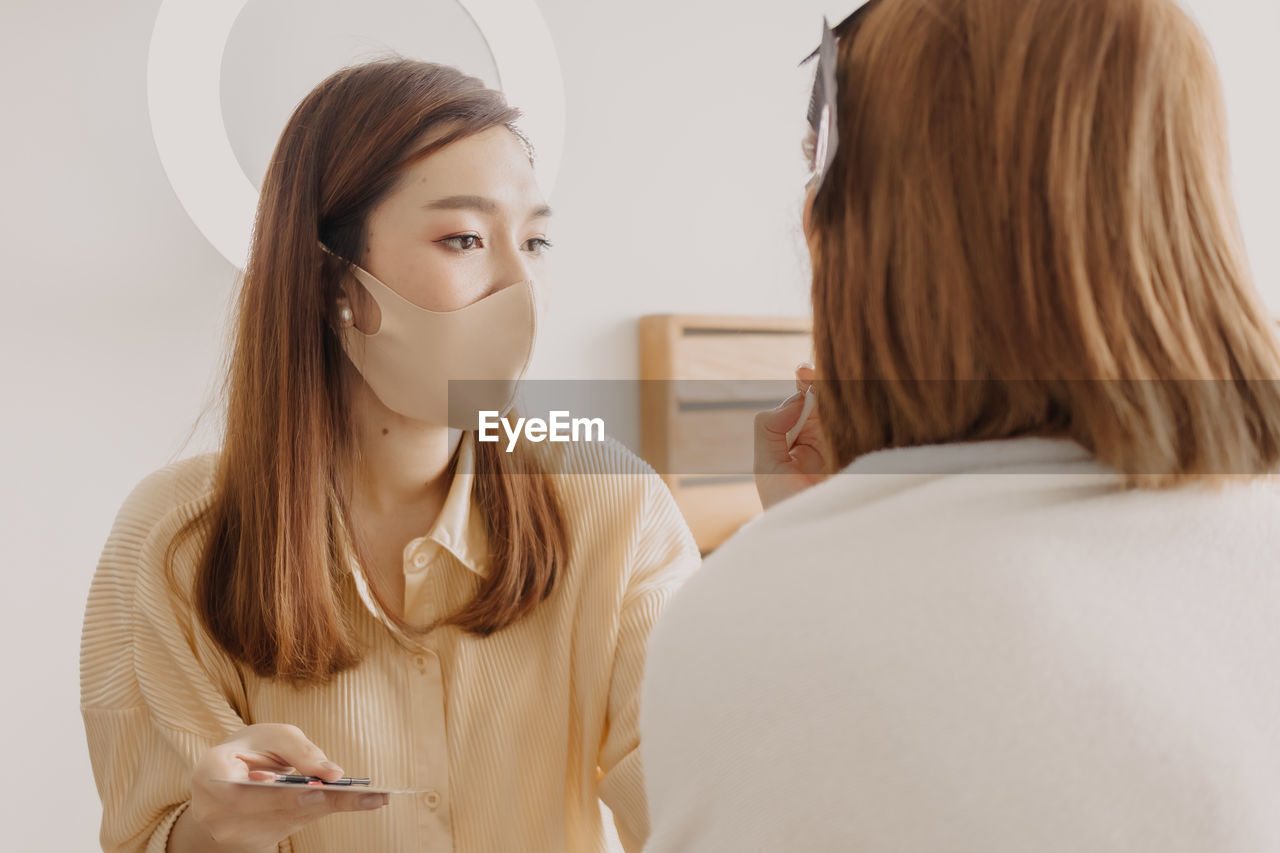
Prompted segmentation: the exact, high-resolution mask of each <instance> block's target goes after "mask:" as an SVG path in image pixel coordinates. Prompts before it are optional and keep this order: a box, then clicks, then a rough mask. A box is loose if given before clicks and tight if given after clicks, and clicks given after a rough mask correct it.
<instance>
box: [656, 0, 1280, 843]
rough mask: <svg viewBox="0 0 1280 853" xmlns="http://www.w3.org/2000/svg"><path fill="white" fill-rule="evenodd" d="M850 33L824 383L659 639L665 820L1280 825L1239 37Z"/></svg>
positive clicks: (771, 834)
mask: <svg viewBox="0 0 1280 853" xmlns="http://www.w3.org/2000/svg"><path fill="white" fill-rule="evenodd" d="M826 41H828V42H829V43H830V44H831V49H830V50H829V51H826V53H827V55H828V56H829V57H830V59H831V63H824V64H823V67H822V69H821V70H820V72H819V80H820V81H821V80H822V75H823V74H824V73H827V72H829V73H830V78H829V79H828V80H827V81H826V83H829V84H830V85H829V86H827V87H826V91H825V92H824V91H823V85H825V84H823V85H820V86H819V91H818V93H817V95H818V97H816V98H815V104H814V106H815V109H814V118H815V121H814V124H815V125H816V126H817V128H818V133H816V134H815V136H814V137H813V138H812V139H811V140H810V142H811V144H812V146H813V150H814V152H815V155H816V160H817V167H818V169H817V175H816V177H815V180H814V181H813V184H812V185H811V188H810V191H809V197H808V202H807V215H806V217H805V219H806V221H805V225H804V227H805V232H806V235H807V237H808V243H809V249H810V252H811V255H812V261H813V312H814V327H815V349H816V359H815V361H816V366H815V368H814V369H812V370H806V371H804V372H803V374H802V376H801V377H800V379H801V380H802V381H801V383H800V384H802V385H808V383H809V382H810V381H813V382H815V384H816V392H815V393H816V400H817V409H816V414H817V415H818V417H812V416H811V417H810V418H809V419H808V420H807V421H806V422H805V425H804V426H803V428H802V430H801V432H800V435H799V439H798V441H797V442H796V444H795V446H794V447H791V446H790V444H789V441H788V438H787V433H788V431H790V430H792V429H793V427H794V424H795V423H796V421H797V419H798V417H799V415H800V412H801V408H802V403H801V399H802V398H801V395H799V394H797V395H796V397H795V398H793V399H791V400H788V401H787V402H786V403H785V404H784V405H782V406H781V407H779V408H778V409H777V410H774V411H771V412H766V413H762V414H761V416H760V417H759V418H758V420H757V448H758V452H757V470H758V472H759V476H758V482H759V485H760V491H761V494H762V496H763V497H764V499H765V502H766V504H773V506H771V507H770V508H769V509H768V510H767V511H766V512H765V514H764V515H763V516H762V517H761V518H759V519H758V520H756V521H755V522H753V523H752V524H751V525H750V526H749V527H748V528H746V529H744V530H743V531H742V532H741V533H740V534H739V535H738V536H736V537H735V538H733V539H731V540H730V541H729V542H727V543H725V544H724V545H723V546H721V547H720V548H719V549H717V551H716V553H715V554H714V555H713V556H712V557H711V558H710V559H709V560H708V564H707V565H706V566H705V567H704V568H703V570H702V571H700V572H699V573H698V575H697V576H696V577H694V578H693V579H692V580H691V581H690V583H689V584H688V585H687V586H686V587H685V588H684V589H683V590H682V591H681V593H680V595H679V596H677V598H676V600H675V601H674V602H672V605H671V607H670V608H669V609H668V611H667V613H666V614H665V615H664V617H663V621H662V623H661V624H660V625H659V627H658V629H657V631H656V632H655V634H654V636H653V639H652V642H651V643H650V649H649V663H648V674H647V675H646V683H645V688H644V691H643V701H642V709H643V714H642V724H641V731H642V733H643V739H642V742H643V747H642V750H643V753H644V763H645V773H646V775H645V778H646V784H647V786H648V790H649V795H650V807H651V815H652V822H653V833H652V836H651V838H650V844H649V847H648V848H646V849H648V850H651V851H653V853H666V852H667V851H680V853H701V851H723V850H840V851H871V850H876V851H880V850H892V851H901V853H907V851H929V853H939V851H977V850H981V851H985V853H997V851H999V853H1015V852H1016V853H1022V851H1032V850H1033V851H1037V853H1048V851H1061V853H1067V851H1082V850H1088V851H1094V853H1099V851H1115V853H1120V851H1126V853H1127V851H1136V850H1142V851H1153V850H1160V851H1175V850H1176V851H1196V853H1245V851H1257V850H1273V849H1280V810H1277V809H1276V804H1275V793H1276V790H1277V785H1278V784H1280V777H1278V775H1277V768H1280V728H1278V727H1277V725H1276V720H1277V719H1280V677H1277V667H1276V661H1277V660H1280V571H1277V569H1278V564H1277V556H1276V555H1277V554H1280V523H1278V522H1277V520H1278V519H1280V483H1277V479H1276V478H1275V476H1274V474H1275V472H1276V471H1277V466H1278V464H1280V381H1278V380H1280V343H1278V341H1277V336H1276V330H1275V324H1274V322H1273V320H1272V319H1271V318H1269V317H1268V316H1267V313H1266V312H1265V310H1264V309H1263V307H1262V304H1261V301H1260V300H1259V298H1258V295H1257V293H1256V292H1255V290H1254V287H1253V284H1252V282H1251V281H1250V276H1249V271H1248V267H1247V264H1246V260H1245V256H1244V253H1243V250H1242V247H1241V242H1240V239H1239V236H1238V232H1237V227H1236V223H1235V219H1234V212H1233V206H1232V202H1231V198H1230V185H1231V183H1230V173H1229V169H1228V166H1227V152H1226V146H1225V144H1224V129H1223V108H1222V100H1221V96H1220V93H1219V86H1218V82H1217V79H1216V74H1215V71H1214V67H1213V63H1212V60H1211V58H1210V54H1209V50H1208V48H1207V47H1206V45H1205V44H1204V42H1203V40H1202V38H1201V36H1200V34H1199V33H1198V32H1197V30H1196V28H1195V26H1194V24H1193V23H1192V22H1191V21H1190V20H1189V19H1188V17H1187V15H1186V14H1185V13H1184V12H1183V11H1181V10H1180V9H1179V8H1178V6H1177V5H1176V4H1175V2H1174V0H1072V2H1069V3H1066V2H1061V0H873V2H871V3H869V4H867V5H866V6H864V7H863V8H862V9H861V11H860V12H858V13H857V14H856V16H855V17H854V18H852V19H850V21H849V22H848V23H846V24H843V25H842V26H840V27H838V28H837V29H836V32H835V34H834V36H833V38H830V39H827V40H826ZM831 86H834V87H835V91H834V92H832V91H831ZM828 93H830V94H831V95H833V97H831V98H830V99H829V100H828V99H827V97H826V95H827V94H828ZM824 114H825V115H826V116H827V117H828V118H829V121H824V120H823V115H824ZM828 125H830V126H832V127H834V129H835V130H836V132H835V133H833V134H827V133H825V132H824V131H825V129H826V127H827V126H828ZM824 153H829V154H830V155H832V156H831V157H830V162H829V164H828V162H827V158H826V157H824V156H823V155H824ZM824 166H825V169H824ZM793 435H794V433H793Z"/></svg>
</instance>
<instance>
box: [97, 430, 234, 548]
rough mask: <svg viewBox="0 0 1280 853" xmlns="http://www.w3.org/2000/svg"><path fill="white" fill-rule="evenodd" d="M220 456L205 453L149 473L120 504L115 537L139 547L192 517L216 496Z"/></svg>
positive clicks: (114, 530) (113, 532) (113, 535)
mask: <svg viewBox="0 0 1280 853" xmlns="http://www.w3.org/2000/svg"><path fill="white" fill-rule="evenodd" d="M217 460H218V454H216V453H205V454H201V455H199V456H192V457H189V458H187V459H181V460H179V461H177V462H173V463H171V464H169V465H166V466H164V467H163V468H158V469H156V470H155V471H152V472H151V473H150V474H147V475H146V476H145V477H143V478H142V479H141V480H140V481H138V483H137V484H136V485H134V487H133V488H132V489H131V490H130V492H129V494H128V496H127V497H126V498H125V499H124V502H123V503H122V504H121V505H120V509H119V510H118V512H117V513H116V519H115V524H114V526H113V529H112V538H113V539H120V538H124V539H126V540H127V541H130V542H134V543H136V544H137V545H138V546H139V547H140V546H141V545H142V544H143V543H144V542H146V541H147V540H148V539H149V538H151V537H152V534H154V533H156V532H158V531H161V530H163V529H165V528H167V527H170V526H174V525H175V523H179V522H182V521H186V520H187V519H189V518H191V517H193V516H194V515H195V514H197V513H198V512H199V511H200V510H202V509H203V508H204V507H205V506H207V504H208V502H209V499H210V498H211V497H212V496H213V491H214V473H215V469H216V466H217Z"/></svg>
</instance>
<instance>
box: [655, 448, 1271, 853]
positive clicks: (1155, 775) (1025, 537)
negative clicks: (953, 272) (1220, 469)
mask: <svg viewBox="0 0 1280 853" xmlns="http://www.w3.org/2000/svg"><path fill="white" fill-rule="evenodd" d="M912 472H914V473H912ZM649 649H650V650H649V659H648V663H647V674H646V680H645V685H644V691H643V695H642V712H641V731H642V737H641V743H642V752H643V761H644V765H645V771H646V772H645V781H646V786H647V789H648V796H649V804H650V814H651V820H652V827H653V834H652V836H651V838H650V842H649V846H648V847H647V848H646V850H650V851H653V853H667V851H681V853H699V851H707V853H712V851H714V853H723V851H734V853H743V851H756V850H759V851H877V853H881V852H882V851H883V852H884V853H910V852H911V851H930V853H942V851H966V852H967V851H981V853H1014V851H1017V853H1028V852H1033V853H1054V852H1056V851H1061V852H1062V853H1067V851H1072V853H1076V852H1077V851H1091V853H1098V851H1117V853H1118V851H1126V853H1131V851H1156V852H1158V853H1174V852H1175V851H1197V853H1235V851H1250V853H1254V852H1255V851H1276V850H1280V487H1278V486H1277V484H1276V482H1275V481H1274V480H1255V481H1251V482H1248V483H1244V484H1236V485H1229V486H1226V487H1225V488H1223V489H1222V490H1221V491H1215V490H1213V489H1211V488H1206V487H1201V486H1192V487H1184V488H1180V489H1175V490H1170V491H1144V490H1125V489H1124V488H1123V486H1122V484H1121V481H1120V479H1119V477H1118V476H1116V475H1115V474H1114V473H1111V472H1109V471H1108V470H1107V469H1105V468H1103V467H1101V466H1100V465H1098V464H1097V463H1096V462H1095V461H1093V460H1092V459H1091V458H1090V457H1089V455H1088V454H1087V453H1086V452H1085V451H1084V450H1083V449H1081V448H1080V447H1079V446H1078V445H1076V444H1074V443H1071V442H1068V441H1063V440H1050V439H1017V440H1011V441H1000V442H988V443H980V444H964V445H944V446H933V447H923V448H911V449H905V450H892V451H884V452H881V453H876V454H871V455H869V456H867V457H864V458H863V459H861V460H858V461H857V462H855V463H854V464H853V465H851V466H850V467H849V468H847V469H846V470H845V471H844V472H842V473H840V474H838V475H836V476H834V477H832V478H831V479H830V480H828V481H827V482H825V483H823V484H821V485H820V486H817V487H815V488H813V489H810V490H808V491H807V492H805V493H802V494H800V495H797V496H795V497H793V498H791V499H789V500H787V501H784V502H783V503H782V504H780V505H778V506H777V507H775V508H773V509H772V510H770V511H769V512H768V513H766V514H765V515H764V516H762V517H760V518H759V519H757V520H756V521H754V522H753V523H751V524H750V525H748V526H747V527H746V528H744V529H743V530H742V531H740V532H739V533H738V534H737V535H736V536H735V537H733V538H732V539H730V540H729V542H727V543H726V544H725V545H724V546H722V547H721V548H720V549H719V550H718V551H717V552H716V553H715V554H714V555H712V556H711V557H710V558H709V559H708V560H707V561H706V563H705V565H704V568H703V569H702V571H701V572H700V573H699V574H698V575H696V576H694V577H693V578H692V579H691V580H690V581H689V583H688V584H687V585H686V586H685V588H684V590H683V591H682V592H681V593H680V594H679V595H677V597H676V599H675V601H674V602H673V603H672V605H671V606H670V608H669V610H668V611H667V614H666V615H665V616H664V618H663V619H662V621H661V622H660V623H659V625H658V627H657V629H656V631H655V633H654V634H653V636H652V638H651V641H650V647H649Z"/></svg>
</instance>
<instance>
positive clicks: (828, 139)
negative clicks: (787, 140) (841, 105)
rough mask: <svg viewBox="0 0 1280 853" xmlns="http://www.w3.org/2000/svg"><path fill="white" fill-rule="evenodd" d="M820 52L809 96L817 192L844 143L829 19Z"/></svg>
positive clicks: (812, 178) (811, 175)
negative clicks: (839, 127)
mask: <svg viewBox="0 0 1280 853" xmlns="http://www.w3.org/2000/svg"><path fill="white" fill-rule="evenodd" d="M816 52H817V54H818V67H817V69H816V70H815V71H814V74H813V91H812V92H811V93H810V95H809V128H810V130H812V131H813V160H812V161H811V162H810V164H809V183H810V184H812V185H813V187H814V189H815V190H816V189H817V188H818V187H820V186H822V179H823V178H825V177H826V175H827V170H828V169H830V168H831V164H832V163H833V162H834V161H835V159H836V146H837V145H838V144H839V141H840V136H839V132H838V131H837V130H836V34H835V32H834V31H833V30H832V29H831V26H830V25H829V24H828V23H827V19H826V17H825V16H824V17H823V19H822V42H821V44H820V45H819V46H818V50H817V51H816ZM810 57H812V54H810ZM806 61H807V60H806Z"/></svg>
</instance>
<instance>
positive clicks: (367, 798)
mask: <svg viewBox="0 0 1280 853" xmlns="http://www.w3.org/2000/svg"><path fill="white" fill-rule="evenodd" d="M386 802H387V795H386V794H361V795H360V799H359V800H358V801H357V802H356V805H358V806H359V807H360V808H362V809H376V808H377V807H378V806H382V805H386Z"/></svg>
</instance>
